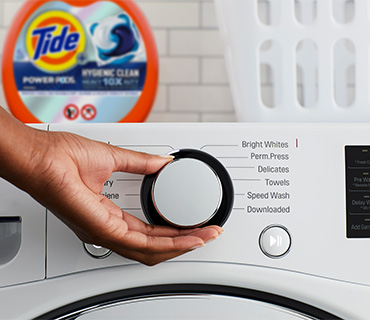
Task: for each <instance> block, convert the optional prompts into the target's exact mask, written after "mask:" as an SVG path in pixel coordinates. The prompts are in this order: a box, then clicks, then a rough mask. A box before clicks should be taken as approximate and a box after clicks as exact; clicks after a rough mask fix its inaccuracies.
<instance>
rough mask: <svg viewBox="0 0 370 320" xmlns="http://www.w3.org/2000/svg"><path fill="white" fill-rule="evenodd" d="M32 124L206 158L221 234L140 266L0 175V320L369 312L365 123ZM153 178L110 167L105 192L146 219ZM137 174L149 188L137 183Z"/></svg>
mask: <svg viewBox="0 0 370 320" xmlns="http://www.w3.org/2000/svg"><path fill="white" fill-rule="evenodd" d="M39 128H41V129H44V130H50V131H68V132H73V133H76V134H79V135H82V136H85V137H88V138H90V139H94V140H99V141H102V142H105V143H109V144H112V145H116V146H118V147H122V148H128V149H133V150H137V151H144V152H149V153H154V154H166V153H172V154H173V153H175V154H179V153H180V154H183V153H184V152H185V153H186V154H187V156H185V157H184V158H181V159H177V163H183V164H184V163H185V164H186V161H185V160H186V159H187V160H189V158H190V159H191V161H193V162H194V161H195V162H197V161H199V162H200V163H201V164H202V165H203V164H204V163H206V162H207V161H205V160H204V159H205V158H207V159H208V158H209V159H213V160H212V161H215V162H213V163H206V167H207V168H210V169H211V170H210V171H211V172H212V173H213V176H214V177H216V178H217V179H216V180H217V183H216V185H217V184H218V185H219V189H218V190H219V192H218V193H217V192H216V195H217V196H216V198H217V197H218V198H219V201H218V202H217V203H218V205H217V210H219V209H220V208H221V207H222V206H223V205H222V203H223V202H224V201H226V207H225V208H226V209H225V208H224V209H223V213H222V217H221V218H220V220H219V221H218V223H219V224H221V225H223V228H224V230H225V232H224V233H223V234H222V235H221V236H220V237H219V238H218V239H217V240H216V241H213V242H211V243H207V244H206V246H205V247H202V248H200V249H197V250H194V251H192V252H190V253H187V254H185V255H183V256H181V257H178V258H175V259H173V260H170V261H168V262H164V263H161V264H159V265H156V266H154V267H147V266H144V265H141V264H139V263H137V262H134V261H131V260H128V259H125V258H123V257H121V256H118V255H116V254H115V253H112V252H110V251H109V250H108V249H106V248H102V247H99V246H97V245H91V244H90V245H87V244H84V243H82V242H81V241H80V240H79V239H78V238H77V237H76V236H75V235H74V234H73V233H72V232H71V231H70V230H69V229H68V228H67V227H66V226H65V225H64V224H63V223H61V222H60V221H59V220H58V219H57V218H56V217H55V216H54V215H53V214H52V213H50V212H48V211H47V210H46V209H45V208H43V207H42V206H41V205H39V204H38V203H37V202H35V201H34V200H33V199H32V198H31V197H29V196H28V195H27V194H25V193H23V192H22V191H19V190H17V189H16V188H14V187H13V186H11V185H10V184H8V183H7V182H5V181H1V187H0V190H1V195H0V197H1V198H0V199H1V205H0V239H1V242H0V301H1V302H0V304H1V311H0V318H2V319H118V318H119V319H369V317H370V304H369V297H370V272H369V268H370V258H369V254H370V239H369V238H370V128H369V126H367V125H356V124H330V125H325V124H314V125H313V124H247V123H232V124H227V123H224V124H213V123H198V124H179V123H176V124H171V123H164V124H149V123H145V124H109V125H108V124H91V125H67V124H51V125H48V126H42V127H39ZM189 154H190V156H189ZM194 154H202V157H203V156H204V157H205V158H197V156H191V155H194ZM175 160H176V158H175ZM191 161H189V162H191ZM215 163H217V165H215ZM216 167H217V168H216ZM165 168H166V167H165ZM191 168H192V166H190V169H186V168H185V169H184V170H185V171H186V175H183V174H180V175H178V176H177V174H178V172H177V173H176V170H175V173H174V174H173V175H174V179H173V180H174V181H177V183H179V184H183V181H182V180H183V179H185V177H190V180H192V179H197V178H198V176H199V175H198V174H194V173H193V172H192V171H193V170H192V169H191ZM164 170H165V169H163V171H164ZM219 170H221V171H222V172H223V173H220V171H219ZM179 171H183V170H179ZM225 173H226V174H225ZM173 175H172V174H171V175H170V176H173ZM156 177H157V178H156V179H157V180H155V181H154V182H151V177H148V176H147V177H143V176H140V175H134V174H127V173H122V172H116V173H114V174H113V175H112V176H111V177H110V179H109V180H108V181H107V183H106V184H105V187H104V190H103V192H102V193H103V194H104V195H105V196H106V197H108V198H110V199H113V201H114V202H115V203H116V204H117V205H119V206H120V207H121V208H122V209H123V210H126V211H127V212H129V213H131V214H133V215H135V216H137V217H139V218H141V219H143V220H145V221H149V222H151V219H152V218H151V217H152V216H151V214H150V210H151V209H150V208H149V209H148V207H147V201H149V202H150V201H151V200H153V199H154V200H153V201H154V202H155V203H154V207H155V209H156V210H157V211H158V210H159V211H161V210H162V209H161V206H162V205H161V204H158V203H157V202H158V199H156V198H155V192H154V191H153V190H154V189H155V188H157V187H156V186H157V184H156V183H158V181H161V179H159V178H158V177H159V173H158V174H157V176H156ZM188 180H189V179H188ZM148 181H149V185H150V186H149V189H150V190H152V192H149V195H148V194H146V192H145V187H143V186H145V185H146V184H147V183H148ZM163 181H164V184H166V183H167V180H166V179H164V180H163V179H162V182H163ZM203 189H206V191H204V192H205V195H203V196H202V197H200V198H199V199H198V200H197V201H198V202H199V206H200V207H202V205H203V202H207V201H209V197H208V194H214V193H213V192H211V191H210V190H211V189H212V187H211V186H210V187H209V188H208V187H207V186H206V187H204V188H203ZM158 190H160V189H158ZM216 190H217V188H216ZM208 191H209V192H208ZM162 192H163V191H162ZM160 198H161V199H165V200H164V201H167V202H168V203H170V204H171V202H177V201H180V200H179V199H177V200H176V201H175V200H174V198H172V197H166V195H164V194H162V196H161V197H160ZM225 199H226V200H225ZM65 201H68V199H65ZM217 210H216V211H217ZM194 211H196V210H194ZM179 213H181V209H179ZM216 215H217V214H216ZM216 215H214V216H212V217H210V219H209V220H207V219H206V220H207V222H206V223H209V222H212V221H214V220H212V219H214V217H216ZM165 220H166V219H165ZM201 220H202V221H203V220H204V218H201ZM154 221H155V220H154ZM203 222H204V221H203Z"/></svg>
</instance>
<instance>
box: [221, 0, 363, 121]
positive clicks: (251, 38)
mask: <svg viewBox="0 0 370 320" xmlns="http://www.w3.org/2000/svg"><path fill="white" fill-rule="evenodd" d="M215 4H216V10H217V15H218V18H219V25H220V31H221V35H222V38H223V41H224V45H225V60H226V65H227V69H228V72H229V80H230V85H231V89H232V94H233V99H234V104H235V109H236V114H237V119H238V120H239V121H256V122H262V121H263V122H292V121H296V122H348V121H349V122H367V121H369V122H370V85H369V65H370V64H369V57H370V55H369V47H370V36H369V33H370V0H215Z"/></svg>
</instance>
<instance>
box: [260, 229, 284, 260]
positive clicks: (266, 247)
mask: <svg viewBox="0 0 370 320" xmlns="http://www.w3.org/2000/svg"><path fill="white" fill-rule="evenodd" d="M259 244H260V248H261V250H262V252H263V253H264V254H265V255H266V256H268V257H269V258H280V257H282V256H284V255H286V254H287V253H288V252H289V250H290V246H291V237H290V234H289V231H288V230H287V229H286V228H285V227H283V226H279V225H271V226H268V227H266V228H265V229H264V230H263V231H262V232H261V235H260V239H259Z"/></svg>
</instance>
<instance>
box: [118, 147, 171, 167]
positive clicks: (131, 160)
mask: <svg viewBox="0 0 370 320" xmlns="http://www.w3.org/2000/svg"><path fill="white" fill-rule="evenodd" d="M111 147H112V155H113V158H114V161H115V167H114V170H113V171H122V172H128V173H137V174H151V173H154V172H157V171H158V170H159V169H161V168H162V167H163V166H164V165H166V164H167V163H168V162H170V161H172V160H173V158H174V157H173V156H171V155H163V156H162V155H152V154H148V153H144V152H137V151H132V150H128V149H123V148H119V147H115V146H111Z"/></svg>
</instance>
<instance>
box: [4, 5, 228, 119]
mask: <svg viewBox="0 0 370 320" xmlns="http://www.w3.org/2000/svg"><path fill="white" fill-rule="evenodd" d="M23 2H25V1H24V0H0V48H2V50H1V51H4V50H6V48H4V39H5V36H6V32H7V30H8V29H9V28H10V27H11V23H12V19H13V17H14V15H15V13H16V11H17V10H18V9H19V8H20V7H21V6H22V4H23ZM136 2H137V4H138V5H139V6H140V7H141V9H142V10H143V11H144V13H145V15H146V16H147V18H148V20H149V23H150V24H151V26H152V29H153V32H154V36H155V38H156V42H157V46H158V52H159V57H160V61H159V63H160V84H159V90H158V94H157V99H156V102H155V104H154V107H153V109H152V112H151V114H150V116H149V118H148V121H150V122H188V121H190V122H199V121H201V122H213V121H220V122H222V121H235V115H234V110H233V104H232V98H231V92H230V88H229V83H228V79H227V74H226V69H225V65H224V60H223V55H222V44H221V38H220V35H219V32H218V26H217V21H216V16H215V9H214V5H213V1H212V0H136ZM0 54H1V52H0ZM0 81H1V79H0ZM0 104H1V105H3V106H6V102H5V99H4V95H3V92H2V85H1V90H0Z"/></svg>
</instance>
